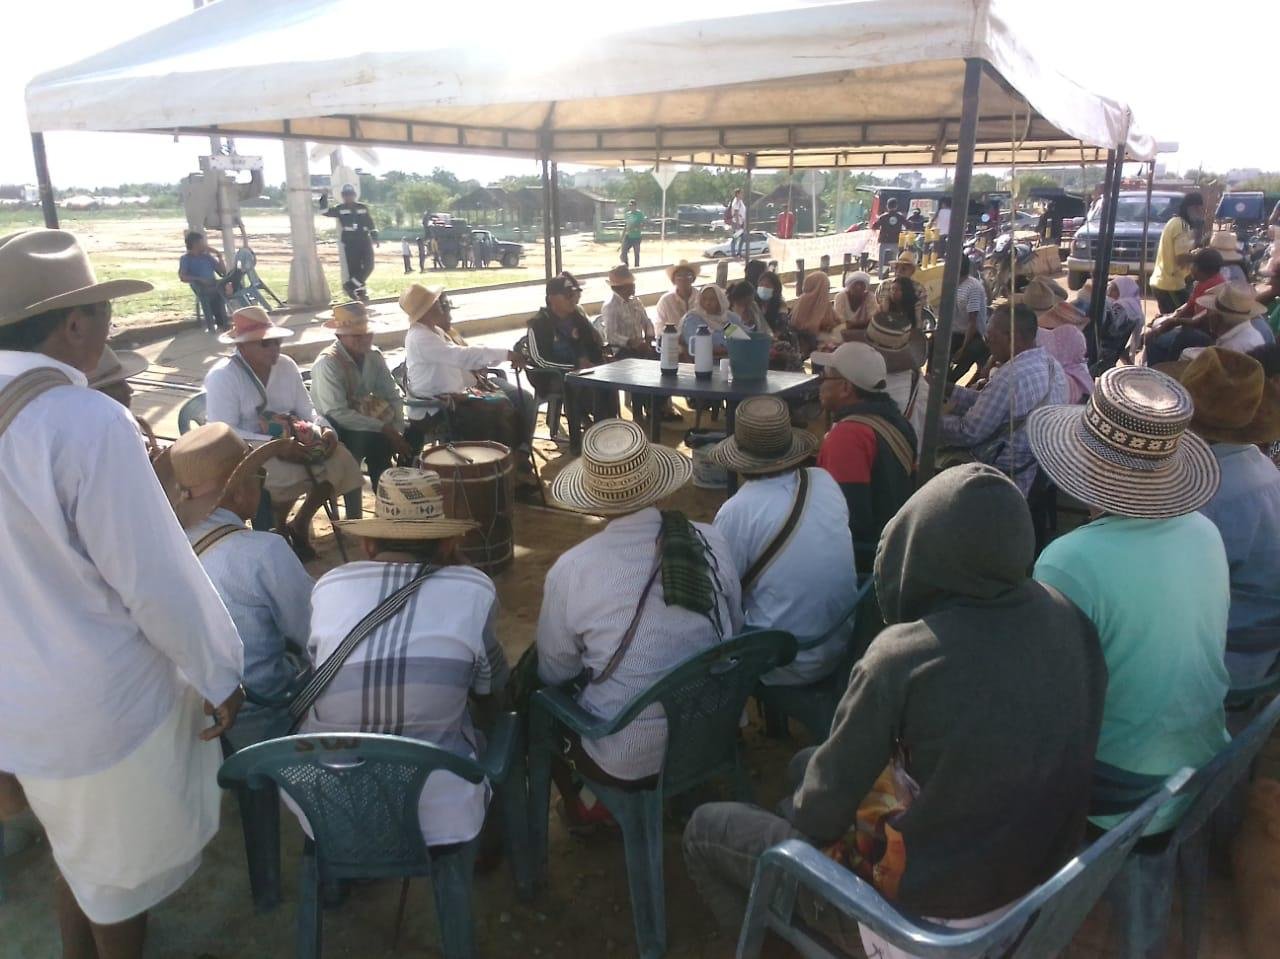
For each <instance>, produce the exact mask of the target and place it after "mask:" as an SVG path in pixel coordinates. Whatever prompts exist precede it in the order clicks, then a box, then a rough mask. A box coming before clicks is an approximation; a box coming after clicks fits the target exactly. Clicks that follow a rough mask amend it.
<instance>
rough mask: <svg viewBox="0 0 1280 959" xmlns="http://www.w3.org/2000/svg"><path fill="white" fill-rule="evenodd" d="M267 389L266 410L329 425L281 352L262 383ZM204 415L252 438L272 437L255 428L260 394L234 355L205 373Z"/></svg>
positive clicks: (319, 424)
mask: <svg viewBox="0 0 1280 959" xmlns="http://www.w3.org/2000/svg"><path fill="white" fill-rule="evenodd" d="M264 385H265V386H266V388H267V405H266V409H267V410H268V411H270V412H272V413H291V414H292V415H294V416H296V417H297V418H298V419H300V420H307V421H308V422H310V423H314V424H315V425H316V426H320V427H328V426H329V425H330V424H329V421H328V420H326V419H325V418H324V417H323V416H321V415H320V414H319V413H317V412H316V408H315V406H313V405H312V403H311V394H310V393H308V392H307V387H306V384H304V383H303V382H302V373H301V372H300V371H299V370H298V364H297V363H295V362H293V359H292V358H291V357H288V356H285V355H284V354H283V353H282V354H281V355H280V358H279V359H278V360H276V365H275V366H273V367H271V372H270V373H269V374H268V376H267V382H266V383H265V384H264ZM204 389H205V418H206V420H207V421H208V422H210V423H226V424H227V425H228V426H230V427H231V428H232V429H233V430H235V431H236V432H237V433H239V434H240V436H241V438H243V439H245V440H252V441H263V440H269V439H271V437H270V436H267V435H266V434H265V433H260V432H259V431H258V426H259V424H258V408H259V407H260V406H262V394H261V393H259V392H258V388H257V387H256V386H254V384H253V380H252V379H250V374H249V372H248V371H247V370H246V369H244V367H242V366H241V365H240V364H239V363H238V362H236V361H235V360H234V358H233V357H227V358H226V359H222V360H219V361H218V362H217V363H214V364H213V367H212V368H211V369H210V370H209V372H208V373H206V374H205V377H204Z"/></svg>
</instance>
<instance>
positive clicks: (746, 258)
mask: <svg viewBox="0 0 1280 959" xmlns="http://www.w3.org/2000/svg"><path fill="white" fill-rule="evenodd" d="M755 165H756V155H755V154H754V153H748V154H747V188H746V190H745V191H744V192H745V193H746V194H747V198H746V202H744V203H743V204H742V205H743V207H744V208H745V209H746V211H747V212H746V213H745V214H744V215H743V217H742V275H743V276H744V277H745V276H746V275H747V264H748V263H750V262H751V171H752V170H753V169H755Z"/></svg>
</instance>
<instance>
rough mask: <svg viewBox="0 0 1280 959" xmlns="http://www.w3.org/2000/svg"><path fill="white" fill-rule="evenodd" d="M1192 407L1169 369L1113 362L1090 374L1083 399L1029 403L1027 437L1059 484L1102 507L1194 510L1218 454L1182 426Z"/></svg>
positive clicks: (1210, 488)
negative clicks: (1083, 402)
mask: <svg viewBox="0 0 1280 959" xmlns="http://www.w3.org/2000/svg"><path fill="white" fill-rule="evenodd" d="M1193 413H1194V404H1193V402H1192V400H1191V396H1190V394H1189V393H1187V391H1186V389H1184V388H1183V387H1182V385H1181V384H1179V383H1178V382H1177V381H1176V380H1174V379H1173V378H1172V377H1169V376H1167V375H1165V374H1164V373H1161V372H1159V371H1158V370H1153V369H1148V368H1146V367H1137V366H1124V367H1116V368H1114V369H1110V370H1108V371H1107V372H1105V373H1103V374H1102V376H1100V377H1099V378H1098V380H1097V382H1096V383H1095V385H1094V390H1093V393H1092V394H1091V395H1090V397H1089V402H1088V404H1087V405H1085V406H1083V407H1081V406H1048V407H1042V408H1040V409H1038V410H1034V411H1033V412H1032V413H1031V415H1030V416H1029V417H1028V418H1027V426H1026V429H1027V439H1028V440H1029V441H1030V443H1031V450H1032V452H1033V453H1034V454H1035V457H1036V461H1037V462H1038V463H1039V464H1040V467H1041V468H1042V469H1043V470H1044V471H1045V472H1046V473H1047V474H1048V475H1049V478H1050V479H1052V480H1053V482H1054V483H1055V484H1056V485H1057V486H1058V487H1059V488H1060V489H1062V490H1063V491H1065V492H1067V493H1069V494H1071V495H1072V496H1074V497H1076V498H1077V499H1079V500H1082V501H1083V502H1085V503H1088V504H1089V505H1090V506H1095V507H1097V508H1098V509H1101V510H1104V511H1105V512H1108V513H1114V514H1116V515H1119V516H1131V517H1138V518H1142V519H1165V518H1168V517H1172V516H1182V515H1184V514H1186V513H1191V512H1194V511H1195V510H1197V509H1199V508H1200V507H1201V506H1203V505H1204V504H1205V503H1207V502H1209V500H1210V499H1212V498H1213V494H1214V493H1216V492H1217V490H1218V483H1219V482H1220V474H1219V471H1218V461H1217V460H1216V459H1215V458H1214V455H1213V453H1212V452H1211V451H1210V450H1209V446H1208V444H1206V443H1205V441H1204V440H1202V439H1201V438H1200V437H1198V436H1196V435H1195V434H1194V433H1191V432H1189V431H1188V430H1187V427H1188V426H1189V425H1190V423H1191V417H1192V415H1193Z"/></svg>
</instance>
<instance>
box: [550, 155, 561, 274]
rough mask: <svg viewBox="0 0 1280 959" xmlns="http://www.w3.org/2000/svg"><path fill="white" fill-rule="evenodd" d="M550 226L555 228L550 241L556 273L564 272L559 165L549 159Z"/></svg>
mask: <svg viewBox="0 0 1280 959" xmlns="http://www.w3.org/2000/svg"><path fill="white" fill-rule="evenodd" d="M551 226H552V228H553V229H554V230H555V234H554V235H553V237H552V241H553V242H554V243H555V255H556V274H557V275H559V274H560V273H562V272H564V261H563V259H562V257H561V255H560V165H559V164H558V163H556V162H555V161H554V160H552V161H551Z"/></svg>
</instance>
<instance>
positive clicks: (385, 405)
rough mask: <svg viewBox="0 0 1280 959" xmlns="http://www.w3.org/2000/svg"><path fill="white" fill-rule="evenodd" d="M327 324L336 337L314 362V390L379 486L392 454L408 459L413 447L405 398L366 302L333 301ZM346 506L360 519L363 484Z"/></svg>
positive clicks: (317, 402)
mask: <svg viewBox="0 0 1280 959" xmlns="http://www.w3.org/2000/svg"><path fill="white" fill-rule="evenodd" d="M324 325H325V327H326V328H327V329H330V330H333V335H334V342H333V343H332V344H330V345H329V346H328V347H327V348H326V349H325V350H324V352H322V353H321V354H320V355H319V356H317V357H316V361H315V363H314V364H312V366H311V396H312V398H313V399H314V401H315V405H316V409H317V410H318V411H319V413H320V415H321V416H323V417H325V419H327V420H328V421H329V422H330V423H332V424H333V428H334V430H335V431H336V432H337V434H338V439H339V440H341V441H342V445H343V446H345V447H346V448H347V449H348V450H350V451H351V455H352V456H354V457H355V459H356V462H357V463H358V462H360V461H361V460H364V463H365V468H366V469H367V470H368V473H369V489H370V490H376V489H377V488H378V477H380V476H381V475H382V471H383V470H385V469H386V468H387V467H388V466H390V465H391V457H392V456H393V455H398V456H401V457H403V458H405V459H408V458H409V457H412V456H413V454H414V452H415V451H414V449H413V448H412V447H411V446H410V445H409V443H408V442H406V441H405V438H404V436H403V435H402V434H403V432H404V400H403V399H402V397H401V396H400V388H399V387H398V386H396V381H395V377H393V376H392V375H391V370H390V369H389V368H388V367H387V360H386V358H385V357H384V356H383V355H382V351H381V350H380V349H378V348H377V347H376V346H374V345H373V335H374V333H375V332H376V330H377V327H376V326H375V325H373V324H371V323H370V320H369V312H368V308H367V307H366V306H365V305H364V304H363V303H360V302H353V303H343V304H340V305H338V306H335V307H334V308H333V316H332V318H331V319H329V320H328V321H326V323H325V324H324ZM346 506H347V519H358V518H359V516H360V512H361V503H360V490H358V489H356V490H352V491H351V492H350V493H348V494H347V503H346Z"/></svg>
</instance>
